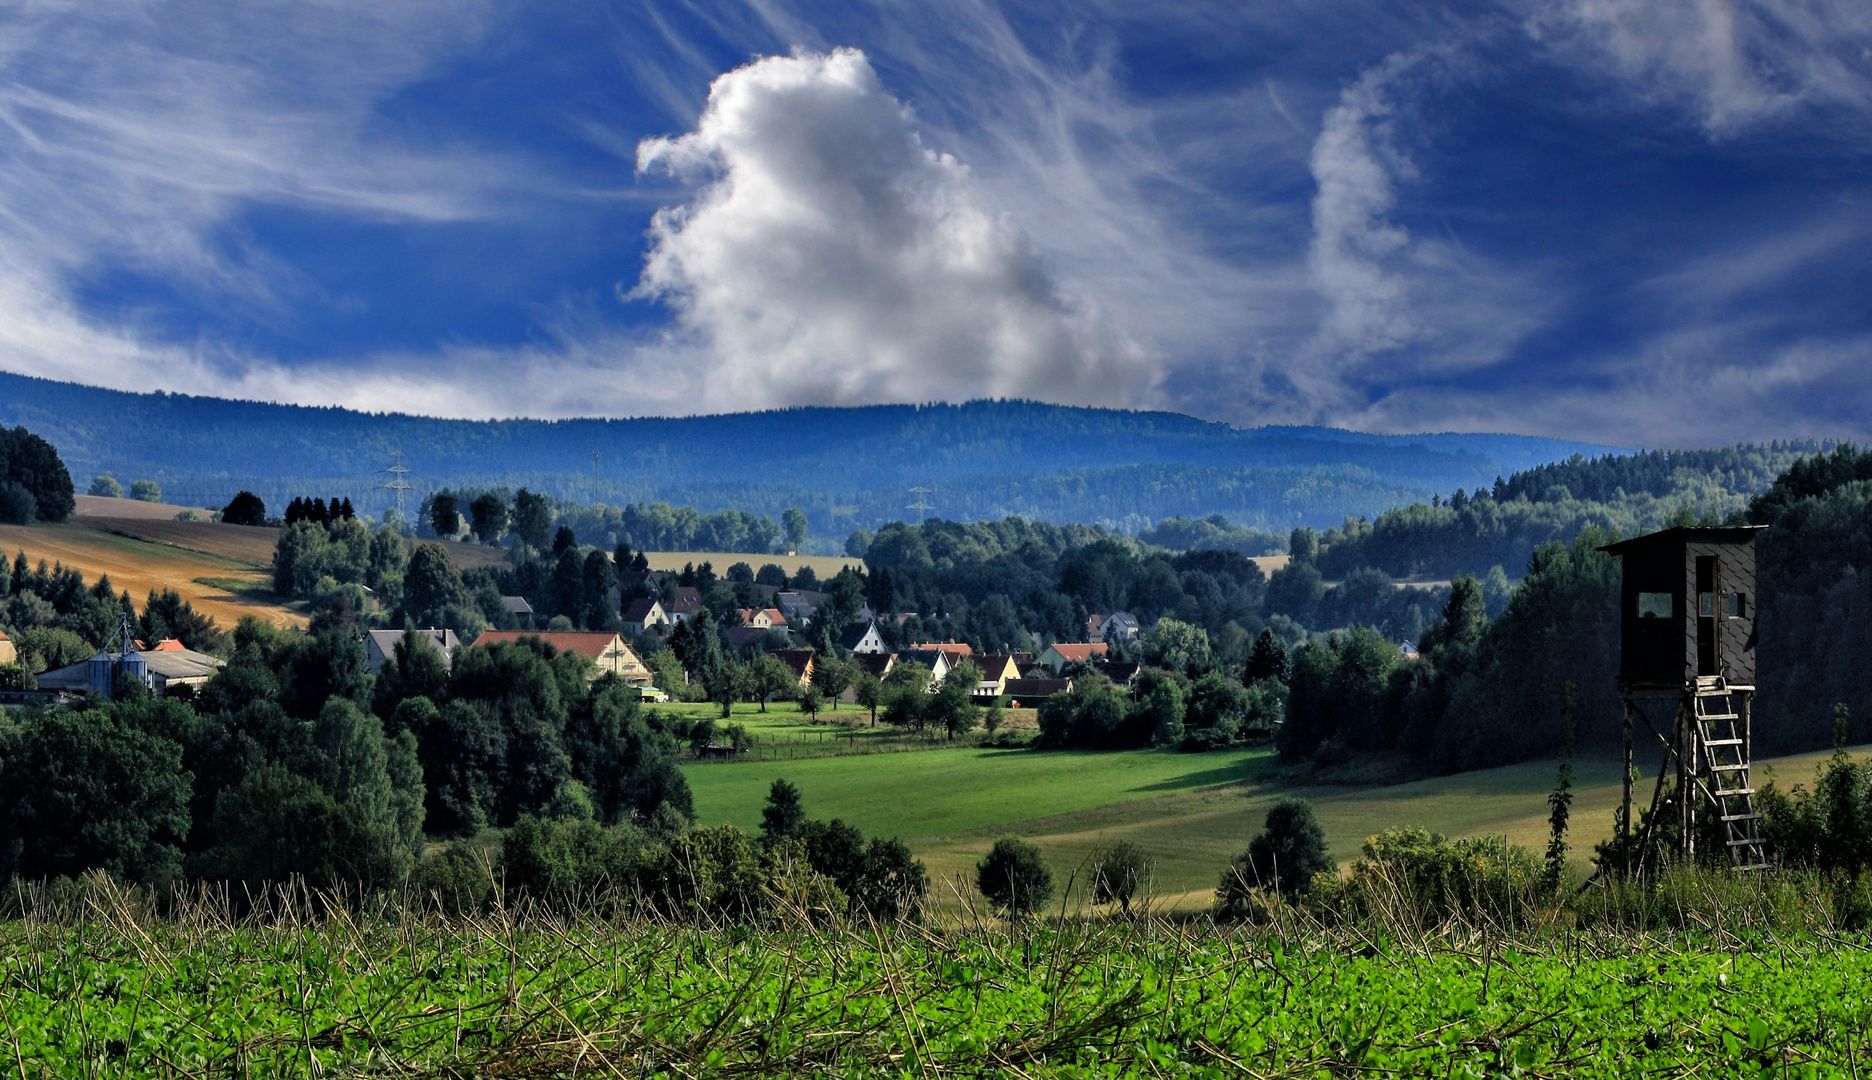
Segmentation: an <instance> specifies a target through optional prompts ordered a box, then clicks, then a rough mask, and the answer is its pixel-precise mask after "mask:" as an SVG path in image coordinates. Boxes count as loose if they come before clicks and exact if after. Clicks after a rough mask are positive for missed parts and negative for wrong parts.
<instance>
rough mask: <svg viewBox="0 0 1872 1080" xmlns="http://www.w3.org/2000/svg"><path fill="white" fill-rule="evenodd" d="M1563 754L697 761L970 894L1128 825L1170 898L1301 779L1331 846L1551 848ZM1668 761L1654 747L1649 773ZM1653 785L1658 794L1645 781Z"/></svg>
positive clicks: (703, 798) (1590, 839)
mask: <svg viewBox="0 0 1872 1080" xmlns="http://www.w3.org/2000/svg"><path fill="white" fill-rule="evenodd" d="M1822 757H1823V755H1817V754H1815V755H1806V756H1803V757H1796V758H1782V759H1777V760H1773V761H1767V762H1762V763H1761V765H1762V766H1763V767H1764V769H1765V771H1764V773H1763V775H1764V777H1768V776H1773V777H1775V778H1777V779H1778V780H1779V781H1780V782H1781V784H1782V785H1783V786H1787V785H1789V784H1792V783H1799V782H1803V781H1808V780H1809V779H1810V778H1811V776H1812V773H1813V769H1814V766H1815V765H1816V764H1818V762H1819V761H1820V760H1821V759H1822ZM1557 765H1558V762H1555V761H1537V762H1527V763H1523V764H1519V765H1510V766H1505V767H1503V768H1498V769H1486V770H1480V771H1477V772H1469V773H1459V774H1456V775H1453V776H1441V777H1435V778H1431V779H1425V780H1416V781H1411V782H1408V783H1400V784H1391V785H1362V786H1352V785H1323V784H1317V783H1312V784H1306V783H1295V782H1293V781H1291V780H1290V779H1288V778H1287V774H1286V773H1285V772H1284V771H1283V770H1282V769H1281V768H1280V767H1279V766H1278V764H1277V763H1276V761H1275V759H1274V756H1273V752H1272V751H1271V750H1267V749H1259V748H1257V749H1247V750H1234V751H1229V752H1225V753H1213V754H1184V753H1178V752H1176V751H1174V750H1133V751H1108V752H1093V751H1053V752H1035V751H1031V750H988V749H977V748H968V749H952V750H951V749H944V750H931V751H927V752H922V753H899V754H874V755H860V756H855V757H827V758H818V759H813V760H799V761H786V760H782V761H746V762H735V763H698V764H692V765H689V766H686V767H685V769H684V772H685V774H686V775H687V777H688V780H689V785H690V788H691V789H692V791H693V792H694V794H695V807H696V813H697V816H698V818H699V819H700V821H701V822H702V823H703V824H716V823H720V822H733V823H735V824H737V825H740V826H741V827H742V828H744V829H748V830H755V829H758V828H759V826H760V811H761V807H762V805H763V803H764V800H765V799H766V795H767V789H768V787H769V786H770V785H771V784H772V783H773V781H774V780H775V779H780V778H784V779H786V780H789V781H791V782H792V783H793V784H795V785H797V786H798V787H799V789H800V791H801V793H802V795H803V798H804V802H805V807H806V812H807V814H808V815H809V816H811V817H815V818H821V819H830V818H842V819H844V820H845V821H847V822H849V823H851V824H853V825H856V826H857V827H858V828H860V829H862V830H863V831H864V832H865V834H866V835H868V836H869V835H883V836H901V837H903V838H904V839H905V840H906V841H908V842H909V844H910V846H911V848H912V849H913V850H915V851H916V853H917V855H918V856H919V857H920V858H922V859H923V860H924V862H925V863H926V864H927V865H928V866H929V870H930V874H931V877H932V879H934V880H935V881H936V882H937V892H938V895H939V898H941V899H943V900H946V901H949V902H952V903H953V902H955V900H956V898H957V895H958V894H962V895H966V893H967V891H968V885H967V879H968V874H969V872H970V870H971V869H972V867H973V865H974V863H975V861H976V860H977V859H979V858H980V857H981V856H982V854H983V853H985V852H986V851H987V850H988V848H989V847H990V846H992V844H993V843H994V840H995V838H996V837H998V836H1001V835H1004V834H1007V833H1014V834H1017V835H1020V836H1022V837H1024V838H1026V839H1029V840H1031V841H1033V842H1034V843H1036V844H1038V845H1039V846H1040V847H1041V848H1042V850H1044V851H1045V852H1046V853H1047V856H1048V858H1049V860H1050V861H1051V863H1052V865H1053V867H1054V870H1055V872H1056V874H1059V875H1060V876H1061V878H1062V880H1064V877H1065V876H1066V875H1069V874H1071V873H1073V872H1075V871H1076V870H1077V869H1078V868H1079V867H1080V866H1082V865H1083V864H1084V862H1085V860H1086V859H1087V858H1088V856H1090V855H1091V854H1092V853H1093V852H1094V851H1096V850H1097V849H1099V848H1100V847H1101V846H1105V845H1109V844H1112V843H1116V842H1117V841H1120V840H1128V841H1131V842H1132V843H1134V844H1136V845H1138V846H1139V847H1140V848H1142V849H1143V850H1144V851H1145V852H1146V853H1148V854H1149V855H1150V856H1151V858H1152V859H1153V860H1155V870H1154V873H1153V879H1152V880H1153V890H1154V894H1155V896H1156V898H1157V900H1158V902H1160V903H1162V904H1165V905H1167V906H1170V907H1178V908H1194V907H1201V906H1205V905H1207V904H1208V902H1209V899H1210V893H1211V890H1213V889H1214V888H1215V884H1216V881H1217V879H1218V877H1219V876H1220V874H1221V872H1222V869H1223V867H1225V866H1226V865H1227V864H1228V862H1229V860H1230V859H1232V858H1233V857H1234V856H1235V855H1237V854H1239V853H1240V852H1241V851H1242V849H1243V848H1245V847H1246V846H1247V844H1248V840H1249V839H1250V838H1251V837H1252V836H1253V835H1254V834H1255V833H1256V832H1257V831H1259V830H1260V828H1261V825H1262V821H1263V819H1264V818H1265V816H1266V814H1267V810H1268V808H1269V807H1270V806H1271V805H1272V804H1273V803H1274V801H1275V800H1277V799H1279V798H1281V797H1282V796H1286V795H1298V796H1300V797H1303V798H1306V799H1309V800H1311V801H1312V802H1313V804H1314V807H1315V810H1316V811H1317V813H1318V816H1319V820H1320V823H1321V825H1322V826H1323V827H1324V828H1325V830H1326V838H1327V843H1328V844H1329V846H1330V848H1331V851H1332V854H1333V855H1334V857H1336V858H1337V859H1338V860H1339V861H1340V862H1341V863H1342V864H1343V863H1347V862H1350V861H1351V860H1352V859H1353V858H1355V857H1357V855H1358V851H1359V846H1360V844H1362V843H1363V841H1364V840H1365V838H1366V837H1368V836H1371V835H1373V834H1375V833H1378V832H1381V831H1383V830H1385V829H1387V828H1391V827H1393V826H1398V825H1417V826H1422V827H1424V828H1428V829H1433V830H1435V831H1437V832H1442V833H1446V834H1448V835H1451V836H1478V835H1503V836H1506V837H1507V838H1508V840H1509V841H1510V842H1511V843H1516V844H1521V845H1523V846H1526V847H1528V848H1530V849H1533V850H1536V851H1539V850H1541V849H1543V848H1544V847H1545V846H1546V843H1547V833H1548V825H1547V813H1548V810H1547V795H1548V793H1549V792H1550V791H1551V790H1552V788H1553V785H1554V780H1555V776H1556V767H1557ZM1655 766H1656V762H1655V761H1643V760H1641V773H1644V774H1647V775H1648V774H1649V772H1650V770H1651V769H1653V768H1655ZM1574 773H1575V775H1574V787H1573V791H1574V801H1573V818H1572V821H1573V824H1572V828H1571V831H1570V834H1569V839H1570V841H1571V843H1572V858H1573V863H1574V866H1575V869H1576V870H1578V871H1579V872H1580V873H1582V874H1584V873H1587V872H1590V869H1591V864H1590V862H1589V859H1590V857H1591V854H1592V848H1593V845H1594V844H1595V843H1597V842H1598V841H1600V840H1604V839H1607V838H1608V837H1610V835H1611V830H1612V818H1613V811H1614V809H1615V808H1616V807H1617V805H1618V799H1619V781H1618V763H1617V762H1616V761H1614V760H1609V759H1585V760H1581V761H1578V762H1576V763H1575V766H1574ZM1642 794H1643V795H1645V796H1648V795H1649V787H1648V786H1644V787H1643V789H1642Z"/></svg>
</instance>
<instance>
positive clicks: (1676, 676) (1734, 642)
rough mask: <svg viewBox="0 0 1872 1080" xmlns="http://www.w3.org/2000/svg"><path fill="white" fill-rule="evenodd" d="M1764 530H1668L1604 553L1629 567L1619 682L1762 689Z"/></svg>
mask: <svg viewBox="0 0 1872 1080" xmlns="http://www.w3.org/2000/svg"><path fill="white" fill-rule="evenodd" d="M1763 528H1765V526H1761V525H1727V526H1721V527H1717V528H1704V527H1693V526H1692V527H1683V528H1676V529H1665V530H1663V531H1662V532H1655V533H1652V534H1650V535H1649V536H1639V537H1634V538H1633V539H1630V540H1625V541H1621V542H1620V543H1617V544H1610V545H1607V546H1606V547H1605V548H1603V549H1601V550H1604V551H1608V552H1610V553H1612V554H1614V555H1617V556H1619V557H1620V558H1621V559H1622V560H1623V563H1624V571H1625V572H1624V585H1623V587H1622V589H1621V590H1620V597H1619V605H1620V614H1621V618H1620V624H1621V627H1622V629H1623V633H1622V635H1621V638H1620V643H1619V676H1620V678H1621V679H1622V680H1623V681H1624V683H1625V685H1626V686H1627V687H1630V688H1632V689H1639V690H1681V689H1683V688H1684V687H1686V686H1694V685H1696V683H1697V680H1698V679H1711V678H1721V679H1722V680H1724V681H1725V682H1726V683H1728V684H1729V685H1731V686H1738V687H1752V686H1754V685H1755V534H1756V533H1757V532H1759V531H1760V530H1761V529H1763Z"/></svg>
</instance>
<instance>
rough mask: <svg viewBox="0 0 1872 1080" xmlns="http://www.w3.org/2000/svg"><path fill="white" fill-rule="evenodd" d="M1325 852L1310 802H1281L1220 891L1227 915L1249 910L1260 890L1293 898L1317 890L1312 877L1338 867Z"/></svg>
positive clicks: (1218, 895)
mask: <svg viewBox="0 0 1872 1080" xmlns="http://www.w3.org/2000/svg"><path fill="white" fill-rule="evenodd" d="M1337 865H1338V864H1337V863H1335V862H1333V860H1332V857H1331V856H1330V855H1329V854H1327V851H1326V833H1325V831H1324V830H1323V829H1321V828H1320V824H1319V819H1317V818H1316V817H1314V816H1313V804H1312V803H1309V802H1307V801H1306V800H1305V799H1282V800H1281V801H1279V802H1277V803H1275V804H1274V806H1273V808H1272V809H1270V810H1269V811H1268V815H1267V822H1266V825H1265V827H1264V828H1263V829H1262V830H1261V832H1260V833H1259V834H1257V835H1256V836H1255V838H1254V839H1253V840H1250V841H1249V842H1248V850H1247V851H1244V852H1243V853H1242V854H1241V855H1240V856H1238V857H1237V858H1236V859H1235V861H1234V862H1232V863H1230V864H1229V868H1228V870H1226V871H1224V872H1223V874H1222V883H1221V885H1220V886H1218V887H1217V889H1216V899H1218V900H1220V901H1221V903H1222V908H1223V910H1224V911H1226V912H1228V913H1229V914H1232V915H1239V914H1242V913H1243V912H1244V911H1246V909H1247V906H1248V904H1249V901H1250V896H1251V894H1252V893H1253V892H1254V891H1255V890H1257V889H1273V890H1275V891H1277V892H1279V893H1281V894H1282V895H1284V896H1286V897H1288V898H1289V899H1292V898H1296V897H1299V896H1302V895H1304V894H1305V893H1306V892H1307V890H1308V889H1310V888H1312V887H1313V876H1314V875H1315V874H1320V873H1330V872H1332V871H1333V870H1334V869H1335V868H1336V867H1337Z"/></svg>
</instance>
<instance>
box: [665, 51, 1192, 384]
mask: <svg viewBox="0 0 1872 1080" xmlns="http://www.w3.org/2000/svg"><path fill="white" fill-rule="evenodd" d="M638 164H639V168H640V170H649V169H657V168H664V169H668V170H670V171H671V172H673V173H675V174H676V175H677V176H679V177H681V178H684V179H687V180H690V181H692V182H695V183H697V184H699V185H700V186H699V188H698V190H697V191H696V193H695V195H694V197H693V199H692V200H691V201H690V202H689V203H688V204H687V205H686V206H682V207H677V208H672V209H665V210H663V211H661V212H659V213H658V214H657V216H656V218H655V219H654V221H653V224H652V226H651V236H652V241H653V246H652V250H651V252H650V254H649V256H648V258H647V260H646V265H645V267H644V272H643V277H642V280H641V282H640V284H639V287H638V290H637V294H636V295H639V296H645V297H656V298H660V299H662V300H664V301H665V302H667V303H669V304H670V305H671V306H672V307H673V308H674V309H675V311H676V313H677V319H678V322H679V323H680V325H681V327H682V328H683V330H684V331H685V333H686V334H687V335H688V336H689V338H690V339H691V343H692V344H693V345H694V346H695V350H694V352H693V353H692V363H693V364H694V365H695V366H696V369H697V370H695V371H694V372H693V374H692V380H691V381H693V382H694V383H696V384H699V386H700V388H701V394H702V400H703V401H704V402H706V403H707V404H708V405H709V406H710V407H716V406H722V407H727V406H735V405H781V404H803V403H828V404H854V403H861V402H873V401H920V400H929V399H938V398H941V399H957V398H964V397H976V396H1032V397H1042V398H1046V399H1047V400H1051V401H1060V402H1070V403H1080V404H1104V405H1135V404H1142V403H1146V402H1148V401H1150V400H1151V398H1152V396H1153V393H1154V389H1155V387H1156V385H1157V383H1158V381H1159V380H1160V378H1161V372H1160V370H1159V367H1158V363H1157V360H1156V358H1155V357H1154V356H1153V355H1152V354H1151V352H1150V351H1149V349H1147V348H1146V347H1145V346H1144V345H1142V344H1140V343H1139V342H1137V341H1135V340H1133V339H1131V338H1129V337H1128V336H1126V335H1125V334H1123V333H1122V332H1120V331H1118V330H1116V329H1114V328H1113V327H1111V326H1110V325H1109V324H1107V323H1106V322H1105V321H1104V320H1102V319H1101V318H1100V316H1099V314H1098V312H1097V310H1096V309H1095V308H1094V307H1093V306H1092V305H1091V304H1090V303H1088V302H1087V301H1085V300H1083V299H1080V298H1074V297H1069V296H1067V295H1065V293H1064V292H1063V290H1062V289H1061V288H1060V286H1059V285H1058V284H1057V283H1056V281H1055V280H1054V277H1053V275H1052V274H1051V273H1050V272H1049V271H1048V269H1047V268H1046V267H1045V265H1044V264H1043V262H1042V260H1041V259H1040V258H1039V256H1038V255H1037V254H1036V252H1035V251H1034V248H1033V245H1032V243H1031V242H1030V241H1029V239H1028V237H1027V235H1026V234H1025V232H1023V230H1022V229H1021V228H1020V226H1019V225H1017V224H1016V223H1015V222H1014V221H1013V220H1012V218H1010V217H1009V216H1007V215H1006V214H1004V213H998V212H996V210H995V209H994V208H993V207H991V206H990V205H989V204H988V203H987V201H986V200H985V199H984V197H983V196H982V194H981V192H980V191H979V190H978V189H977V187H976V185H975V183H974V181H973V179H972V178H971V176H970V174H969V170H968V168H967V167H966V166H964V165H963V164H962V163H960V162H959V161H957V160H956V159H955V158H954V157H952V156H950V155H947V154H942V153H938V152H936V151H934V150H931V149H929V148H928V147H926V146H924V145H923V143H922V141H921V139H920V138H919V137H918V135H917V133H916V130H915V128H914V125H913V123H912V118H911V116H910V115H909V112H908V110H907V109H906V108H905V107H904V106H903V105H902V104H901V103H900V102H899V101H898V100H897V99H896V98H894V97H893V96H892V95H891V94H890V93H889V92H888V91H886V90H885V89H884V87H883V86H882V84H881V83H880V81H879V79H878V77H877V74H876V72H875V71H873V69H872V67H871V64H870V63H869V61H868V60H867V59H866V58H865V56H864V55H863V54H862V53H860V52H858V51H856V50H851V49H838V50H834V51H832V52H830V53H813V52H807V51H798V52H796V53H795V54H794V55H792V56H786V57H768V58H764V59H760V60H757V61H755V62H753V63H750V64H748V65H746V66H744V67H741V68H738V69H736V70H734V71H731V72H729V73H727V74H725V75H723V76H721V77H720V78H719V79H717V80H715V83H714V85H713V86H712V87H711V89H710V94H709V103H708V106H707V107H706V109H705V110H704V111H703V114H702V116H701V119H700V120H699V121H698V123H697V126H696V129H695V130H694V131H693V132H690V133H688V134H685V135H682V136H679V137H676V138H672V139H653V140H648V141H646V142H645V143H644V144H643V145H642V146H641V147H640V149H639V154H638Z"/></svg>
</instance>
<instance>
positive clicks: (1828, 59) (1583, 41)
mask: <svg viewBox="0 0 1872 1080" xmlns="http://www.w3.org/2000/svg"><path fill="white" fill-rule="evenodd" d="M1528 26H1529V28H1530V30H1531V31H1532V32H1534V33H1535V34H1536V35H1537V36H1543V37H1547V38H1549V39H1551V40H1552V41H1553V42H1554V43H1555V45H1556V46H1557V48H1558V49H1559V50H1560V51H1561V53H1562V54H1563V55H1566V56H1569V57H1570V58H1572V59H1574V60H1575V61H1577V62H1580V63H1582V64H1584V65H1586V66H1598V67H1602V68H1609V69H1610V71H1611V73H1612V74H1614V75H1615V76H1616V77H1618V78H1619V79H1621V80H1623V81H1624V82H1625V85H1626V86H1627V87H1629V88H1630V89H1632V90H1633V91H1634V92H1636V93H1637V94H1638V95H1639V96H1640V97H1641V98H1644V99H1648V100H1653V101H1657V102H1660V103H1682V104H1684V105H1686V106H1688V107H1689V108H1690V109H1691V111H1692V112H1693V113H1694V114H1695V115H1696V117H1697V119H1698V121H1699V122H1700V123H1701V124H1702V125H1703V126H1704V127H1705V128H1706V129H1707V130H1708V131H1709V132H1710V133H1711V134H1712V135H1715V136H1718V137H1722V136H1728V135H1732V134H1734V133H1736V132H1738V131H1740V130H1742V129H1745V128H1747V127H1750V126H1751V125H1754V124H1756V123H1759V122H1762V121H1765V120H1769V119H1772V118H1776V117H1780V116H1784V115H1786V114H1787V113H1789V112H1790V111H1792V110H1794V109H1796V108H1799V107H1801V106H1804V105H1812V106H1822V107H1844V108H1846V109H1848V110H1851V111H1855V112H1858V113H1861V114H1863V113H1864V112H1865V111H1866V110H1867V109H1868V108H1872V6H1868V5H1867V4H1866V3H1864V0H1545V2H1541V3H1537V4H1536V5H1534V6H1533V8H1532V11H1531V13H1530V15H1529V18H1528ZM1865 132H1866V124H1865V123H1864V119H1863V116H1862V117H1861V120H1860V122H1859V123H1856V124H1854V125H1852V126H1851V128H1850V129H1849V130H1844V131H1841V132H1839V134H1840V135H1842V136H1843V137H1847V138H1863V137H1864V135H1865Z"/></svg>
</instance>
